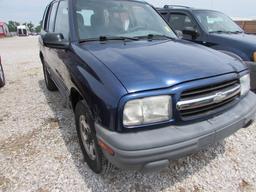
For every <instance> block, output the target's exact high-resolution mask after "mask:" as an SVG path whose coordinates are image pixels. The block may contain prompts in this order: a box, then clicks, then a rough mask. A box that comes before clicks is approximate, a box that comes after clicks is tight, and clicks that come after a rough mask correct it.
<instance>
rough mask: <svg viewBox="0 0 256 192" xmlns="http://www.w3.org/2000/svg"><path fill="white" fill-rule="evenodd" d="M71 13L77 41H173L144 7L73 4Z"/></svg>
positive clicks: (112, 1)
mask: <svg viewBox="0 0 256 192" xmlns="http://www.w3.org/2000/svg"><path fill="white" fill-rule="evenodd" d="M75 9H76V10H75V12H76V20H77V27H78V33H79V38H80V40H86V39H99V37H130V38H131V37H140V36H147V35H162V36H166V37H171V38H176V35H175V34H174V32H173V31H172V30H171V28H170V27H169V26H168V24H167V23H166V22H165V21H164V20H163V19H162V18H161V17H160V15H159V14H158V13H157V12H156V11H155V10H154V9H153V8H152V7H151V6H150V5H148V4H145V3H139V2H135V1H125V0H123V1H116V0H104V1H102V0H86V1H85V0H77V1H76V7H75Z"/></svg>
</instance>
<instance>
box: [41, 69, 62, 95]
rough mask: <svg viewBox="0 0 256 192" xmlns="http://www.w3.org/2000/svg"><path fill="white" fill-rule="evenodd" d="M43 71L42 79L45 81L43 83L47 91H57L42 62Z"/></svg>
mask: <svg viewBox="0 0 256 192" xmlns="http://www.w3.org/2000/svg"><path fill="white" fill-rule="evenodd" d="M43 71H44V81H45V85H46V87H47V89H48V90H49V91H57V90H58V88H57V86H56V85H55V83H54V82H53V80H52V79H51V76H50V74H49V72H48V70H47V68H46V66H45V65H44V64H43Z"/></svg>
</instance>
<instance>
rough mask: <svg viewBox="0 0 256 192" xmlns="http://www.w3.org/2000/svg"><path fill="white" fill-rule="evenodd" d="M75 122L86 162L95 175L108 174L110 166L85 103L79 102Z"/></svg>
mask: <svg viewBox="0 0 256 192" xmlns="http://www.w3.org/2000/svg"><path fill="white" fill-rule="evenodd" d="M75 120H76V128H77V134H78V139H79V143H80V146H81V150H82V152H83V156H84V160H85V161H86V162H87V165H88V166H89V167H90V168H91V170H93V171H94V172H95V173H97V174H100V173H106V171H107V170H108V168H109V167H110V166H109V165H110V164H109V162H108V161H107V160H106V159H105V157H104V155H103V153H102V151H101V148H100V146H99V144H98V140H97V138H96V131H95V128H94V121H93V117H92V114H91V113H90V109H89V107H88V106H87V104H86V102H85V101H79V102H78V103H77V105H76V108H75Z"/></svg>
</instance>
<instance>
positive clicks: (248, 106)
mask: <svg viewBox="0 0 256 192" xmlns="http://www.w3.org/2000/svg"><path fill="white" fill-rule="evenodd" d="M255 114H256V96H255V94H253V93H252V92H250V93H249V94H248V95H247V96H246V97H244V98H243V99H242V100H241V101H240V102H239V103H238V104H237V105H235V106H234V107H233V108H232V109H230V110H228V111H226V112H224V113H223V114H221V115H219V116H216V117H214V118H212V119H208V120H205V121H202V122H196V123H193V124H189V125H183V126H169V127H164V128H160V129H154V130H147V131H141V132H135V133H117V132H112V131H109V130H107V129H105V128H103V127H100V126H99V125H97V124H96V125H95V128H96V133H97V138H98V139H101V140H102V141H104V142H105V143H106V144H107V145H108V146H109V147H110V148H112V149H113V151H114V155H113V156H112V155H109V154H108V153H106V152H105V151H104V152H103V153H104V155H105V156H106V158H107V159H108V160H109V161H110V162H111V163H112V164H114V165H115V166H117V167H119V168H129V169H137V170H144V169H146V170H147V169H150V170H151V169H154V168H161V167H164V166H168V165H169V161H170V160H174V159H177V158H180V157H183V156H185V155H188V154H191V153H194V152H197V151H199V150H201V149H203V148H206V147H207V146H209V145H211V144H214V143H215V142H217V141H219V140H222V139H224V138H226V137H228V136H229V135H231V134H233V133H234V132H236V131H237V130H239V129H240V128H243V127H246V126H248V124H250V123H251V122H252V121H253V120H254V119H255Z"/></svg>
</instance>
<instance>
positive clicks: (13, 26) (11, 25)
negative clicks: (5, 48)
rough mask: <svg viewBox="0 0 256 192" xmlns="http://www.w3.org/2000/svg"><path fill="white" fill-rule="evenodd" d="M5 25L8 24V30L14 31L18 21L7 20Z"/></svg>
mask: <svg viewBox="0 0 256 192" xmlns="http://www.w3.org/2000/svg"><path fill="white" fill-rule="evenodd" d="M7 25H8V28H9V31H10V32H16V31H17V26H19V25H20V23H19V22H16V21H8V23H7Z"/></svg>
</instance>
